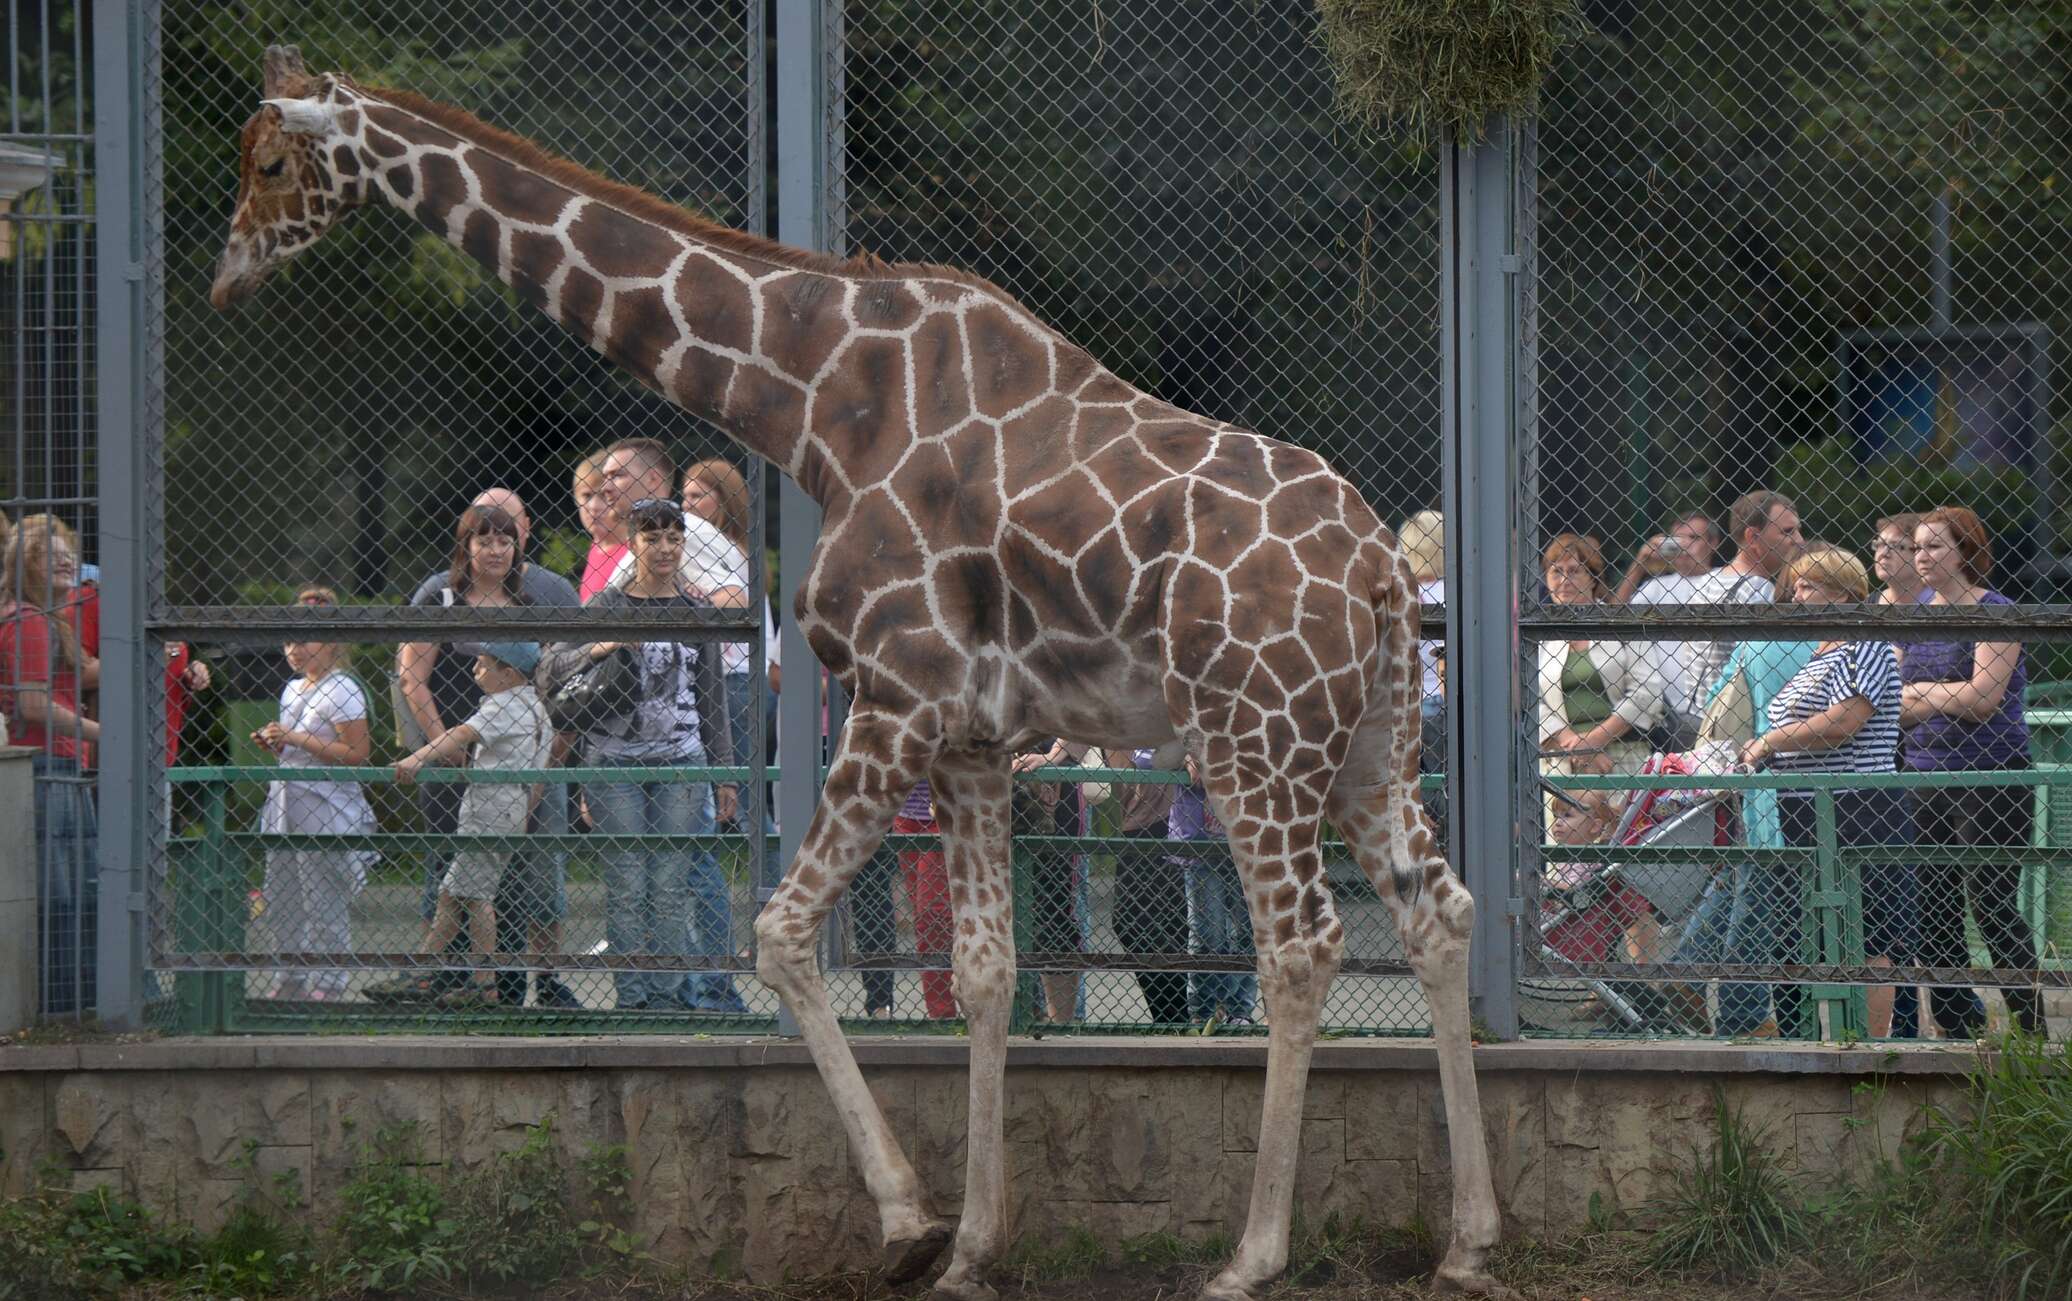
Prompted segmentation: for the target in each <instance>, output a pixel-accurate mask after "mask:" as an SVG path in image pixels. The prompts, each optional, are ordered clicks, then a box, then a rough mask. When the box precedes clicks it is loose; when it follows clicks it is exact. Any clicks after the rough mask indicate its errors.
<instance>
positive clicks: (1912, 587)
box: [1871, 513, 1935, 605]
mask: <svg viewBox="0 0 2072 1301" xmlns="http://www.w3.org/2000/svg"><path fill="white" fill-rule="evenodd" d="M1920 525H1921V517H1920V516H1919V515H1915V514H1912V513H1907V514H1901V515H1887V516H1886V517H1885V518H1883V519H1881V520H1879V521H1878V535H1877V536H1876V537H1874V538H1872V539H1871V568H1872V570H1873V571H1875V572H1876V574H1877V576H1878V581H1879V582H1881V583H1883V584H1884V585H1885V588H1884V590H1883V591H1881V592H1879V593H1878V597H1877V602H1876V603H1877V604H1879V605H1924V604H1926V603H1927V602H1929V601H1932V600H1934V599H1935V593H1934V592H1933V591H1931V590H1930V589H1929V588H1928V586H1927V585H1926V584H1924V583H1923V582H1922V581H1921V574H1920V572H1919V571H1918V570H1916V569H1915V568H1914V530H1915V529H1917V528H1919V527H1920Z"/></svg>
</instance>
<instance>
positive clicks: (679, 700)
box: [535, 587, 734, 767]
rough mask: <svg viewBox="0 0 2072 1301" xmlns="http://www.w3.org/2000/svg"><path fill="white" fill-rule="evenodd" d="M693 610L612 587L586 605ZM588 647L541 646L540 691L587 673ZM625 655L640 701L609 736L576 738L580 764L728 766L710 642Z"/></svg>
mask: <svg viewBox="0 0 2072 1301" xmlns="http://www.w3.org/2000/svg"><path fill="white" fill-rule="evenodd" d="M693 604H696V603H695V602H693V601H691V600H690V599H689V598H688V597H681V596H678V597H642V596H628V595H627V594H626V593H625V592H623V591H621V590H619V589H618V588H612V587H608V588H606V589H604V590H603V591H601V592H599V593H598V594H597V595H595V596H593V597H591V598H590V600H589V603H588V605H589V607H590V608H595V609H611V608H614V607H625V608H632V609H642V608H648V607H653V606H663V605H670V606H677V605H680V606H685V607H689V606H691V605H693ZM591 645H592V643H590V642H555V643H553V644H552V645H550V646H547V647H546V648H545V649H544V650H543V652H542V653H541V655H540V668H539V672H538V674H537V675H535V676H536V678H537V680H538V681H539V682H540V683H541V684H542V685H543V688H544V689H547V690H551V689H552V688H554V687H556V686H559V685H560V684H561V683H562V682H564V681H566V680H567V679H568V678H569V676H570V675H572V674H574V673H575V672H577V671H578V670H580V669H582V668H583V667H584V666H585V665H587V664H588V663H589V662H590V647H591ZM630 649H632V650H633V652H634V662H635V664H636V666H637V667H638V669H639V671H640V693H639V696H638V697H637V699H636V701H635V704H634V707H633V712H632V713H631V714H630V715H628V716H627V717H626V718H623V719H621V720H619V722H617V723H616V724H614V725H613V726H612V727H611V729H610V730H609V731H606V732H594V733H591V734H589V735H586V736H585V737H584V738H583V754H584V759H585V761H586V762H590V763H598V762H609V763H646V764H667V763H684V762H691V761H697V760H701V759H702V760H703V761H704V762H705V763H708V764H712V765H714V766H718V767H724V766H726V765H728V764H731V763H733V762H734V746H733V735H732V729H730V728H729V727H728V726H727V715H726V708H727V705H726V701H727V695H726V687H725V682H724V680H723V679H722V678H721V676H720V653H719V647H718V646H716V645H714V644H712V643H710V642H705V643H698V642H673V641H654V642H639V643H633V644H632V645H631V647H630Z"/></svg>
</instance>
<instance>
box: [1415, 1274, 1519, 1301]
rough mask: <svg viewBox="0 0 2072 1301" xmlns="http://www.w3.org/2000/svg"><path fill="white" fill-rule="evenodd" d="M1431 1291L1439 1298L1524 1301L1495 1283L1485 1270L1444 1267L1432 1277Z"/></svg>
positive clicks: (1516, 1294) (1510, 1290) (1493, 1278)
mask: <svg viewBox="0 0 2072 1301" xmlns="http://www.w3.org/2000/svg"><path fill="white" fill-rule="evenodd" d="M1432 1291H1434V1292H1436V1293H1438V1294H1439V1295H1440V1296H1449V1295H1460V1296H1486V1297H1490V1298H1492V1299H1493V1301H1524V1298H1523V1297H1521V1296H1519V1295H1518V1293H1517V1292H1515V1291H1513V1290H1512V1289H1510V1288H1508V1287H1505V1286H1504V1285H1503V1284H1502V1283H1499V1282H1497V1281H1496V1278H1495V1276H1494V1275H1492V1274H1490V1272H1489V1271H1488V1270H1486V1269H1449V1268H1447V1267H1446V1266H1444V1265H1441V1266H1440V1267H1439V1272H1438V1273H1436V1274H1434V1275H1432Z"/></svg>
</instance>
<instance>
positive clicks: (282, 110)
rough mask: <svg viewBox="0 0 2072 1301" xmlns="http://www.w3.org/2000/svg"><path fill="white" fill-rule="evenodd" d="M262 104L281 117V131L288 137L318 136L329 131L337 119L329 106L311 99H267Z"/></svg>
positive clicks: (334, 111)
mask: <svg viewBox="0 0 2072 1301" xmlns="http://www.w3.org/2000/svg"><path fill="white" fill-rule="evenodd" d="M260 102H261V103H262V104H264V105H266V106H267V107H268V108H271V109H272V110H274V111H275V112H276V113H279V114H280V115H281V130H283V131H286V132H287V133H288V134H289V135H297V136H320V135H324V134H326V133H327V132H329V131H330V130H331V127H332V125H333V123H334V122H336V120H337V118H336V116H335V113H336V110H334V109H333V108H332V107H331V105H329V104H320V103H318V102H317V101H316V100H313V99H268V100H261V101H260Z"/></svg>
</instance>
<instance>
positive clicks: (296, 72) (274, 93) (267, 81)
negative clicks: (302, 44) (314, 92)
mask: <svg viewBox="0 0 2072 1301" xmlns="http://www.w3.org/2000/svg"><path fill="white" fill-rule="evenodd" d="M262 66H263V67H264V69H265V74H264V79H263V80H262V81H261V83H260V84H261V86H263V87H264V93H265V95H266V96H267V98H269V99H279V98H281V97H283V96H290V95H300V94H302V93H303V92H304V91H305V90H307V89H308V88H309V69H307V68H305V67H303V66H302V51H301V50H300V49H299V48H297V47H296V46H293V45H269V46H267V47H266V58H265V59H264V61H263V65H262Z"/></svg>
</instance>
